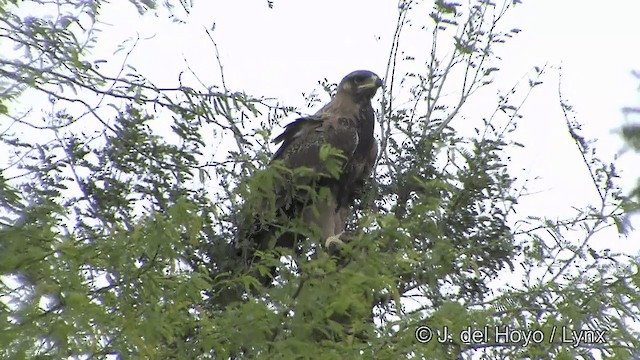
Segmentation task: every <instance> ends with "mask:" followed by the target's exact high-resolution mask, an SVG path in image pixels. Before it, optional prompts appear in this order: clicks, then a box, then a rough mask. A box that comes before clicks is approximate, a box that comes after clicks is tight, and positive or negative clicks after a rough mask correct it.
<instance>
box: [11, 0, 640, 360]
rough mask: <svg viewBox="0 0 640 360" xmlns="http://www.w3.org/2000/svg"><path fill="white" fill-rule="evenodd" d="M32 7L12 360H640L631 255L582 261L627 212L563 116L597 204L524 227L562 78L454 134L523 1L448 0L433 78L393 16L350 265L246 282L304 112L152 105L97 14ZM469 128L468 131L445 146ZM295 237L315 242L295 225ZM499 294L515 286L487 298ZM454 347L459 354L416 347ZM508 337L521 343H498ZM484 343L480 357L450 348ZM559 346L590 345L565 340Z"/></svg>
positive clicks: (316, 258)
mask: <svg viewBox="0 0 640 360" xmlns="http://www.w3.org/2000/svg"><path fill="white" fill-rule="evenodd" d="M33 3H38V2H33ZM132 3H133V4H134V5H135V7H136V9H137V10H138V11H140V12H142V13H144V12H146V11H148V9H153V8H155V2H152V1H141V2H135V1H134V2H132ZM29 4H30V3H27V2H22V3H19V4H18V3H9V2H0V11H1V12H2V16H1V17H0V18H1V19H2V20H0V21H1V23H2V33H1V34H2V38H3V39H5V41H6V42H8V43H9V44H10V45H15V46H18V48H17V50H16V51H20V54H18V53H15V52H14V53H8V54H9V55H6V56H5V55H3V57H2V58H0V64H2V66H1V67H0V72H1V74H2V76H3V78H4V79H5V80H3V84H2V86H3V88H2V93H1V94H2V95H1V97H0V116H2V118H3V122H2V123H3V124H5V123H6V124H7V125H6V127H5V130H3V132H2V135H1V137H0V138H1V139H2V141H3V143H4V146H5V148H7V149H9V150H10V152H11V159H10V161H9V163H8V165H7V166H5V167H4V168H3V169H2V172H1V173H0V192H1V194H2V196H1V197H0V199H1V201H2V206H3V210H2V216H3V219H2V223H1V228H0V249H1V251H0V274H2V275H1V277H0V281H1V285H0V286H1V287H0V289H1V290H0V294H2V296H1V299H2V300H1V301H0V306H2V317H1V319H2V320H1V321H2V329H3V331H2V332H0V344H2V346H0V349H2V355H3V356H4V357H7V358H31V357H51V358H60V357H72V358H76V357H78V358H85V357H86V358H93V357H96V358H107V357H108V355H112V356H113V357H116V358H130V357H139V358H180V359H184V358H230V357H233V358H271V357H281V358H294V357H296V358H299V357H309V358H314V357H322V358H347V357H353V358H382V359H385V358H390V359H397V358H429V359H432V358H438V359H439V358H442V359H449V358H450V359H454V358H471V357H474V356H475V357H482V356H484V357H485V358H505V359H506V358H546V357H554V358H571V359H573V358H577V357H582V358H593V357H595V356H603V357H613V356H615V357H616V358H629V359H631V358H634V357H637V356H638V351H637V350H636V349H637V348H638V345H640V344H639V341H638V338H640V336H639V334H638V331H637V330H635V329H634V328H633V326H630V324H631V325H632V324H633V322H634V321H637V320H638V315H639V309H638V307H637V304H638V303H639V301H638V300H639V299H638V293H639V291H638V286H639V283H638V278H639V277H638V258H637V257H632V256H628V255H624V254H613V253H611V252H605V253H601V252H598V251H596V250H594V249H593V248H592V246H591V243H590V241H591V240H592V239H593V237H594V236H595V235H596V234H597V233H598V232H599V231H601V230H603V229H605V228H608V227H611V226H617V227H618V228H619V230H620V231H621V232H622V231H623V230H625V229H626V228H625V223H624V221H623V215H624V212H623V208H624V206H625V202H624V198H623V197H622V196H621V192H620V190H619V189H618V188H617V187H616V185H615V178H616V173H615V167H614V165H613V164H609V163H606V162H603V161H602V160H600V159H599V158H598V157H597V156H596V152H595V149H594V148H593V144H592V143H591V142H590V141H589V140H587V139H584V138H583V137H582V136H581V135H580V125H579V123H578V122H577V119H576V118H575V115H574V112H573V110H572V108H571V106H570V105H569V104H568V102H567V101H566V100H565V99H562V101H561V106H562V109H563V111H564V114H565V120H566V123H567V129H568V130H569V132H570V134H571V136H572V139H573V140H574V142H575V144H576V146H577V148H578V149H579V151H580V154H581V155H582V156H581V158H580V159H579V160H580V161H583V162H584V165H585V166H586V167H587V168H588V170H589V174H590V178H589V179H587V180H588V181H591V182H592V183H593V185H594V188H595V189H596V191H597V193H598V197H599V199H600V201H599V202H598V203H596V204H592V205H588V206H587V207H585V208H582V209H580V208H577V210H576V214H575V216H574V217H573V218H568V219H556V220H551V219H548V218H545V217H544V216H541V215H539V214H524V215H523V214H517V213H515V209H517V206H518V199H519V197H520V196H521V194H522V193H523V192H524V191H525V190H526V186H525V185H526V183H525V185H521V184H519V183H518V182H517V181H516V180H515V179H514V178H513V176H512V175H511V173H510V168H509V166H508V159H507V157H508V151H509V149H511V148H513V147H517V146H518V144H517V143H515V142H514V141H513V140H511V138H510V136H511V135H512V134H514V133H515V132H516V131H517V125H518V123H519V121H520V119H521V117H522V115H521V114H520V109H521V107H522V105H523V103H524V101H525V100H526V99H527V97H528V96H529V94H530V93H532V92H533V91H534V90H536V89H539V88H541V86H540V85H541V84H542V79H543V77H544V75H545V73H546V72H547V71H549V70H548V69H547V68H545V67H540V68H535V69H532V71H531V73H530V74H529V78H528V81H527V83H526V84H517V85H516V86H514V87H513V88H511V89H507V91H500V92H499V93H498V95H497V96H495V97H493V101H494V104H493V109H491V111H489V112H488V113H487V114H483V115H478V114H473V116H471V115H469V114H465V113H464V111H465V106H466V105H467V104H468V102H469V101H471V99H473V97H474V96H479V95H478V94H485V95H486V94H491V93H492V92H493V93H495V90H496V89H495V85H494V84H493V80H494V78H495V77H496V76H498V75H499V74H500V61H499V60H500V59H499V58H498V56H497V55H496V54H497V51H498V49H499V47H500V46H502V44H504V43H505V42H507V41H508V40H509V38H511V37H512V36H515V35H516V34H517V33H518V32H519V30H518V29H503V28H502V26H503V25H502V24H503V19H504V18H505V17H507V16H508V14H509V11H510V9H511V8H512V7H513V6H521V5H520V4H519V2H518V1H514V2H509V1H506V2H500V3H491V2H486V1H472V2H470V3H469V4H468V5H464V6H463V5H461V4H456V3H447V2H444V1H436V2H435V4H433V6H432V9H431V10H430V14H431V15H430V24H429V26H427V27H425V29H426V30H425V31H426V32H425V34H426V35H428V36H429V38H430V39H431V40H432V43H431V44H430V52H429V56H428V58H427V59H424V60H421V59H419V58H417V57H416V56H417V55H415V56H414V55H405V54H407V53H408V52H409V51H410V50H411V49H409V48H407V49H403V47H402V45H403V42H402V39H403V34H404V32H405V31H406V29H407V28H409V27H410V25H411V22H410V20H411V17H412V15H413V14H420V13H424V11H425V9H426V7H428V8H430V7H431V5H430V4H425V3H422V2H419V1H401V2H400V3H399V8H398V21H397V27H396V31H395V39H394V42H393V47H392V49H391V51H390V56H389V66H388V69H387V73H386V74H385V76H384V77H385V79H386V90H385V93H384V95H383V97H382V100H381V103H380V107H381V111H380V114H379V117H378V119H379V123H378V125H379V127H378V130H379V131H380V133H379V135H380V140H381V146H380V148H381V149H382V153H381V156H380V159H379V163H378V166H377V169H376V174H375V177H374V181H372V183H371V184H369V190H368V191H367V194H366V195H365V196H363V198H362V199H361V200H360V201H359V202H358V203H357V204H356V207H355V208H356V211H355V215H354V216H353V218H352V219H351V220H350V223H349V226H350V229H351V230H352V232H353V233H354V234H355V235H354V238H353V239H352V241H351V242H349V243H348V244H346V245H345V246H344V247H342V248H341V249H340V251H339V253H337V254H330V253H327V252H326V251H325V250H324V249H322V248H321V247H318V246H315V244H317V241H314V239H313V238H311V239H308V241H306V242H305V243H304V244H303V249H302V251H298V252H297V251H293V250H287V249H280V252H279V253H278V256H274V254H276V253H275V252H270V251H266V252H264V253H263V254H261V256H262V259H261V261H260V263H258V264H257V265H247V264H246V263H244V262H242V261H239V259H238V258H237V257H236V256H235V249H234V247H233V244H232V243H233V239H234V236H235V228H236V226H235V225H236V224H235V223H234V222H235V221H237V215H238V213H239V212H240V211H241V209H242V207H243V206H245V205H246V204H250V203H251V202H253V201H260V198H261V197H264V196H268V195H269V194H262V193H260V192H259V191H256V189H259V187H260V185H263V184H265V183H266V184H268V183H269V182H273V181H277V176H278V173H277V172H269V171H263V170H261V169H262V168H263V166H264V164H265V162H266V160H267V159H268V154H269V150H268V148H267V146H266V145H265V144H266V141H267V140H268V139H269V138H270V137H271V129H272V127H273V125H274V123H276V122H277V121H278V120H280V119H282V118H283V117H285V116H288V115H289V114H293V113H295V109H293V108H289V107H281V106H276V105H273V104H272V103H270V102H269V101H267V100H266V99H265V98H262V97H254V96H250V95H247V94H244V93H243V92H240V91H232V90H231V89H228V88H227V87H226V85H225V84H224V83H222V84H218V85H219V86H218V87H215V86H213V85H212V86H202V85H196V86H190V85H187V83H186V82H182V81H181V82H179V83H177V84H176V86H175V87H174V88H159V87H157V86H155V85H154V84H153V83H152V82H151V81H150V80H148V79H145V78H144V77H143V76H142V75H141V74H139V73H138V72H137V71H136V70H135V69H130V68H129V67H128V64H127V63H126V62H123V63H122V65H121V67H120V69H117V70H118V71H115V72H114V73H109V72H103V71H102V70H101V67H102V65H103V64H104V60H101V59H95V58H93V56H92V53H91V46H94V45H95V46H99V44H100V37H99V35H98V34H97V33H96V31H95V30H96V29H99V26H100V25H99V24H100V23H99V21H98V20H99V18H100V9H101V7H102V6H106V4H104V3H102V2H100V1H96V2H73V1H70V0H69V1H66V2H63V4H62V5H61V6H62V7H61V8H60V9H61V11H59V12H56V13H57V14H61V15H58V17H57V18H46V17H37V16H30V17H25V16H19V15H18V14H19V13H21V11H20V10H21V7H24V6H29ZM167 4H168V9H169V10H168V11H169V13H170V14H171V15H172V16H174V18H175V19H176V20H177V21H180V18H179V16H178V15H176V14H177V10H176V9H180V8H182V9H184V10H185V11H188V10H189V8H188V7H187V6H186V5H185V4H187V3H186V2H182V1H181V2H180V5H181V7H173V4H172V3H171V2H167ZM268 5H269V6H272V5H273V4H272V3H271V2H269V3H268ZM87 44H89V45H91V46H88V45H87ZM212 46H215V43H213V42H212ZM403 51H404V52H405V53H403ZM412 51H413V50H412ZM18 55H19V56H18ZM125 60H126V58H125ZM422 61H424V62H422ZM412 64H418V65H412ZM405 67H406V68H415V71H408V72H407V73H406V74H404V71H405V70H402V69H405ZM125 69H126V71H125ZM194 83H196V82H195V81H194ZM321 85H323V86H324V88H325V89H326V90H327V92H331V91H332V89H333V88H334V85H335V84H331V83H328V82H324V83H322V84H321ZM487 90H491V91H487ZM498 90H500V89H498ZM444 94H447V95H448V96H445V95H444ZM451 94H454V95H451ZM37 99H44V100H47V101H48V102H49V103H48V104H50V105H49V109H50V110H49V111H47V112H44V115H43V116H42V118H41V119H38V118H37V116H35V115H34V113H33V112H32V113H30V112H28V111H24V110H23V108H22V106H23V105H24V104H25V102H26V101H28V100H30V101H31V103H32V104H34V105H32V106H34V107H37V106H39V105H38V102H37V101H36V100H37ZM407 99H408V101H406V100H407ZM310 100H311V99H310ZM113 110H115V112H114V111H113ZM461 117H466V120H467V121H465V123H466V126H467V127H468V126H469V124H473V125H474V126H475V128H474V132H472V133H470V134H465V133H463V132H462V131H460V130H459V129H457V128H456V126H457V125H456V122H455V121H454V120H456V119H458V118H461ZM7 120H9V121H8V122H7ZM474 121H475V123H474ZM167 122H170V123H171V126H170V129H171V134H170V135H167V134H164V135H162V136H161V135H160V132H159V131H158V127H159V126H160V125H161V124H166V123H167ZM25 129H26V130H28V131H29V133H30V134H38V136H37V137H36V136H28V137H25V136H24V131H26V130H25ZM211 133H214V134H217V135H223V134H226V135H230V136H231V137H232V138H233V145H232V146H233V149H228V148H220V149H216V150H220V151H221V150H225V151H226V153H227V154H228V156H227V157H226V158H224V159H222V160H218V158H216V159H215V161H214V160H208V159H207V156H206V154H207V152H210V151H211V149H210V146H211V145H210V144H209V143H208V141H207V139H208V138H207V137H206V136H208V135H205V134H211ZM212 184H214V185H216V186H211V185H212ZM212 188H213V189H214V190H211V189H212ZM291 229H294V230H299V231H301V230H302V229H300V227H299V225H297V224H296V223H295V219H294V221H292V224H291ZM280 253H282V254H284V255H285V256H284V259H286V260H287V261H284V260H283V258H281V257H280ZM283 261H284V263H283ZM273 264H280V268H281V271H280V277H279V278H278V279H277V283H276V284H275V285H274V286H272V287H264V286H262V285H261V284H260V283H259V282H258V281H257V280H256V272H258V273H260V272H261V271H264V269H266V268H267V267H268V266H269V265H273ZM504 274H512V276H513V275H514V274H515V276H519V280H520V282H519V283H517V284H514V283H512V284H509V285H507V286H503V287H502V288H500V289H498V290H492V289H491V287H490V285H491V284H492V281H494V280H495V279H497V278H498V277H499V276H503V275H504ZM425 326H426V327H429V328H428V329H427V328H426V327H425ZM445 327H446V328H447V330H448V332H449V333H450V334H451V335H452V337H451V341H446V342H444V343H441V342H439V341H436V340H435V339H431V341H428V342H425V341H424V340H425V338H424V337H423V336H426V335H428V334H429V333H430V332H431V334H433V335H434V336H437V335H441V336H442V335H444V330H445ZM505 327H508V328H509V329H511V330H510V331H509V334H510V335H511V336H517V335H518V334H519V335H521V336H522V335H523V334H524V335H527V334H530V336H531V337H529V338H528V340H525V339H524V338H520V339H518V338H513V337H511V338H510V339H509V340H513V342H515V343H516V344H513V343H508V342H507V341H505V340H506V339H505V338H504V337H503V336H501V335H500V333H501V332H506V331H507V329H506V328H505ZM475 329H479V330H483V331H484V329H488V330H487V334H488V338H486V339H482V340H483V341H465V340H469V339H467V338H465V337H461V335H464V334H468V333H469V332H468V331H469V330H475ZM562 329H565V331H571V330H574V331H579V330H581V331H582V334H591V336H592V337H591V338H589V339H586V340H591V343H587V342H582V343H580V344H578V343H576V342H574V343H571V342H568V343H567V342H562V338H561V337H560V334H561V332H562ZM436 330H437V331H436ZM465 331H467V333H465ZM496 331H497V334H496ZM589 331H591V332H589ZM602 331H605V334H604V335H605V338H606V342H601V341H600V337H599V336H598V337H596V335H601V334H602V333H601V332H602ZM514 334H515V335H514ZM497 335H498V338H497V339H496V336H497ZM567 336H569V337H571V336H573V337H571V339H574V340H576V341H577V337H576V336H575V334H569V335H567ZM416 337H418V338H416ZM540 337H542V339H543V340H544V341H539V340H540ZM565 339H566V338H565ZM581 339H582V340H585V339H583V338H581ZM496 340H497V341H496ZM310 349H313V351H310Z"/></svg>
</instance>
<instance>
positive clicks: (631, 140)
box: [622, 71, 640, 206]
mask: <svg viewBox="0 0 640 360" xmlns="http://www.w3.org/2000/svg"><path fill="white" fill-rule="evenodd" d="M632 74H633V76H634V77H636V78H638V79H640V72H638V71H633V72H632ZM622 112H623V114H624V116H625V117H626V118H627V119H629V120H630V121H629V123H628V124H627V125H625V126H623V127H622V137H623V138H624V140H625V141H626V143H627V144H628V145H629V146H630V147H631V148H632V149H633V150H635V151H640V124H638V123H637V122H634V121H633V119H634V117H635V116H637V115H638V114H640V108H638V107H637V106H627V107H624V108H623V109H622ZM630 195H631V198H636V206H637V204H638V203H640V184H639V185H638V186H637V187H636V188H635V189H634V190H633V191H632V192H631V194H630Z"/></svg>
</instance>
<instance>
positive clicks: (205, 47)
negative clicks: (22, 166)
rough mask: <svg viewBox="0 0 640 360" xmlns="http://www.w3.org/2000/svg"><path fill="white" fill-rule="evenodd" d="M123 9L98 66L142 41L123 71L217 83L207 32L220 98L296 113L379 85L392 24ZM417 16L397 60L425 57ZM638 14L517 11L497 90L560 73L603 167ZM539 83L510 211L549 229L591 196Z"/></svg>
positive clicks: (616, 142) (617, 121)
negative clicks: (317, 97) (367, 83)
mask: <svg viewBox="0 0 640 360" xmlns="http://www.w3.org/2000/svg"><path fill="white" fill-rule="evenodd" d="M124 4H125V3H124V2H123V3H118V5H113V4H112V5H109V6H108V7H107V8H106V13H105V15H106V17H105V18H104V20H105V22H107V23H110V24H112V26H111V27H110V28H107V30H105V34H109V35H108V36H105V37H104V38H106V39H108V40H109V41H110V42H111V43H109V42H107V43H103V44H102V45H101V46H100V48H98V49H97V50H98V52H99V53H101V54H104V55H103V56H104V57H105V58H110V57H112V55H111V53H112V52H113V50H114V49H115V47H116V46H118V45H120V44H121V43H122V41H123V40H125V39H126V38H129V37H131V36H135V34H136V32H137V33H138V34H140V36H141V37H153V39H151V40H148V41H142V42H141V43H140V44H139V45H138V47H137V48H136V50H135V51H134V53H133V55H132V61H133V63H134V64H135V65H136V66H137V68H138V70H140V71H141V72H142V73H143V74H144V75H146V76H148V77H149V78H151V79H152V80H153V81H155V82H156V83H159V84H160V85H167V86H171V85H175V84H176V79H177V75H178V73H179V72H180V71H182V70H184V69H185V61H186V63H188V64H189V66H190V67H191V68H192V69H194V71H195V72H196V73H197V74H198V76H199V77H200V78H201V79H202V80H203V81H204V82H205V83H208V84H219V83H220V81H219V69H218V67H217V63H216V60H215V52H214V49H213V46H212V44H211V42H210V40H209V39H208V37H207V35H206V33H205V31H204V29H205V28H208V29H211V28H212V27H213V26H214V24H215V28H214V30H213V32H212V35H213V37H214V39H215V41H216V42H217V44H218V47H219V50H220V57H221V60H222V63H223V65H224V74H225V79H226V83H227V86H228V87H229V88H231V89H233V90H244V91H246V92H248V93H250V94H255V95H262V96H268V97H273V98H276V99H278V100H279V101H281V102H282V103H284V104H286V105H294V106H300V107H302V106H303V104H304V102H303V97H302V92H309V91H311V90H313V89H316V90H317V89H318V86H317V81H318V80H321V79H323V78H325V77H326V78H328V79H329V80H330V81H333V82H337V81H339V80H340V78H342V76H344V75H345V74H346V73H348V72H350V71H352V70H355V69H369V70H372V71H375V72H377V73H378V74H381V75H382V74H384V71H385V68H386V63H387V59H388V53H389V48H390V44H391V39H392V36H393V31H394V28H395V23H396V18H397V13H398V12H397V2H395V1H382V0H357V1H339V0H324V1H298V0H275V1H274V7H273V9H269V8H268V7H267V4H266V1H264V0H255V1H219V2H207V1H196V2H195V8H194V11H193V12H192V13H191V14H190V15H188V16H186V17H185V18H186V19H187V23H186V24H174V23H172V22H171V21H170V20H167V19H165V18H164V17H163V16H158V17H152V16H145V17H142V18H140V17H138V16H137V15H136V14H135V13H134V12H133V11H122V10H123V8H120V7H119V6H129V5H124ZM423 14H424V15H422V16H421V14H420V13H417V14H415V15H414V18H413V24H414V26H413V28H411V29H408V30H407V37H406V38H405V40H403V45H404V49H405V51H407V52H414V53H426V51H427V50H428V48H429V46H430V43H429V42H428V38H426V37H424V35H423V34H424V33H423V32H420V31H419V27H420V25H422V24H429V20H428V18H427V15H428V13H426V12H423ZM638 14H640V1H636V0H626V1H618V2H616V6H615V7H611V6H604V5H603V2H601V1H585V0H564V1H556V0H538V1H531V0H529V1H527V0H525V1H523V4H521V5H519V6H517V7H516V8H515V9H514V10H513V11H512V12H511V14H510V15H509V16H508V17H507V19H505V23H504V24H503V25H504V26H505V28H511V27H517V28H519V29H521V30H522V32H521V33H519V34H518V35H517V36H516V37H515V38H514V39H513V40H512V41H511V42H509V43H507V44H505V45H504V46H503V47H502V48H501V49H500V50H499V51H500V55H501V56H502V58H503V61H502V63H501V67H502V69H503V71H502V72H501V73H500V75H499V76H498V80H499V81H498V82H499V83H500V84H503V85H504V86H505V87H510V86H511V85H512V84H513V83H515V81H517V80H518V79H520V78H521V77H522V76H523V75H524V74H525V73H526V72H527V71H528V70H530V69H531V68H532V67H533V66H542V65H544V64H545V63H547V64H549V65H550V66H551V67H557V66H562V91H563V95H564V97H565V98H566V99H567V100H568V101H569V102H570V103H571V104H572V105H574V108H575V109H576V110H577V113H578V119H579V120H580V121H581V122H583V123H585V127H584V135H585V136H587V137H589V138H597V139H598V143H597V145H596V148H597V149H598V150H599V151H600V154H601V155H602V157H603V158H604V159H609V160H610V159H613V156H615V155H616V153H618V152H620V150H621V149H622V148H623V144H622V142H621V140H620V138H619V136H618V135H617V134H615V133H614V130H615V129H617V128H618V127H619V126H620V125H621V124H622V123H623V116H622V113H621V111H620V109H621V108H622V107H624V106H629V105H636V104H640V96H639V93H638V91H637V89H638V83H637V81H636V79H634V78H633V77H632V76H631V75H630V72H631V70H633V69H640V47H638V46H637V45H634V44H637V39H638V35H640V34H638V32H639V30H638V27H637V21H638V19H637V16H638ZM401 70H402V68H401ZM544 80H545V84H544V86H543V87H541V88H539V89H538V90H537V92H534V93H533V94H532V96H531V98H530V99H529V100H528V103H527V105H526V106H525V107H524V109H523V112H522V113H523V114H524V115H525V118H524V120H523V121H522V122H521V124H520V126H519V131H518V133H517V134H516V138H517V139H518V140H519V141H521V142H523V143H524V144H525V145H526V148H524V149H522V150H518V149H514V150H513V151H514V152H513V154H512V156H513V158H514V162H515V167H517V168H520V169H522V174H524V176H528V177H530V178H533V177H541V179H539V180H536V181H534V182H532V183H531V184H530V185H529V186H530V190H531V191H532V192H534V193H535V195H531V196H527V197H526V198H525V199H523V201H521V205H520V209H521V210H520V211H521V212H524V213H531V214H537V215H546V216H549V217H552V218H553V217H555V216H564V215H568V214H571V212H572V211H573V210H572V209H571V206H572V205H575V206H578V207H580V206H584V205H586V204H587V203H588V202H589V201H594V200H595V199H596V195H597V194H596V192H595V189H594V188H593V186H592V185H591V184H589V183H588V182H585V181H584V179H586V176H587V173H586V168H585V167H584V165H583V164H582V163H581V160H580V155H579V153H578V151H577V149H576V147H575V145H574V144H573V143H572V141H571V139H570V137H569V134H568V132H567V130H566V126H565V123H564V118H563V117H562V113H561V111H560V106H559V104H558V75H557V72H556V71H551V72H549V74H548V75H547V76H546V77H545V78H544ZM505 90H506V89H505ZM302 110H303V111H304V109H302ZM314 110H315V109H309V110H308V112H309V113H311V112H313V111H314ZM452 125H454V126H456V125H457V124H455V122H454V123H453V124H452ZM457 126H458V127H459V126H460V125H457ZM461 131H462V130H461ZM638 162H640V160H639V159H638V157H637V155H634V154H631V153H626V154H624V155H623V156H622V157H621V158H620V159H619V162H618V164H619V168H620V170H621V174H622V175H623V179H622V183H623V184H624V185H625V186H626V187H627V188H630V186H631V185H633V184H634V183H635V181H636V179H637V178H638V176H640V171H639V169H638V168H640V166H636V165H635V164H636V163H638ZM520 165H521V166H520ZM636 223H638V222H637V221H636ZM611 237H614V238H613V239H612V238H611ZM601 239H602V240H601V241H602V242H603V243H605V244H606V245H607V246H613V247H614V248H618V246H619V247H620V249H627V251H631V252H634V253H635V252H636V251H637V249H638V247H639V243H640V236H638V232H636V233H634V234H633V235H632V236H631V237H630V238H628V239H626V240H624V239H620V240H618V238H617V236H616V235H615V233H613V232H611V233H609V234H608V235H604V236H603V237H601ZM613 240H615V241H613Z"/></svg>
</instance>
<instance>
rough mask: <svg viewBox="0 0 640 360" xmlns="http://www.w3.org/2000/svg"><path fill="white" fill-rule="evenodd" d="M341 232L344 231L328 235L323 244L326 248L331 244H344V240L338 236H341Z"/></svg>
mask: <svg viewBox="0 0 640 360" xmlns="http://www.w3.org/2000/svg"><path fill="white" fill-rule="evenodd" d="M343 233H344V231H342V232H340V234H336V235H333V236H329V237H328V238H327V240H326V241H325V242H324V246H325V247H326V248H327V249H328V248H329V246H331V244H336V245H344V241H342V240H340V236H342V234H343Z"/></svg>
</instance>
